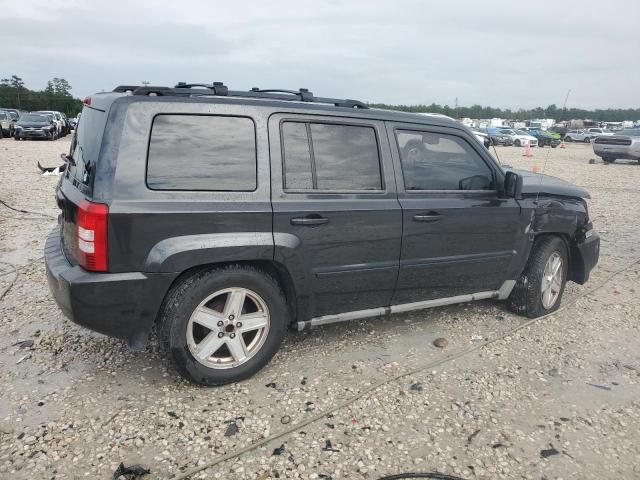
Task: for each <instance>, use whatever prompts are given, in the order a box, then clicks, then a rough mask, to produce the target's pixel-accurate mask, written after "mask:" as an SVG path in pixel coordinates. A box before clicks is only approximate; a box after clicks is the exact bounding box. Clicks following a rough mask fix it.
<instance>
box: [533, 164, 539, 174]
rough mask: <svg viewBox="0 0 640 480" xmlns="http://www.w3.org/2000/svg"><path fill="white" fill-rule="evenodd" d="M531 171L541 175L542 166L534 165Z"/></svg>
mask: <svg viewBox="0 0 640 480" xmlns="http://www.w3.org/2000/svg"><path fill="white" fill-rule="evenodd" d="M531 171H532V172H533V173H540V166H539V165H538V164H537V163H534V164H533V167H531Z"/></svg>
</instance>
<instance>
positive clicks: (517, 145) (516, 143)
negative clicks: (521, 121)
mask: <svg viewBox="0 0 640 480" xmlns="http://www.w3.org/2000/svg"><path fill="white" fill-rule="evenodd" d="M513 144H514V145H515V146H516V147H521V146H522V142H521V141H520V139H517V140H516V141H515V142H514V143H513Z"/></svg>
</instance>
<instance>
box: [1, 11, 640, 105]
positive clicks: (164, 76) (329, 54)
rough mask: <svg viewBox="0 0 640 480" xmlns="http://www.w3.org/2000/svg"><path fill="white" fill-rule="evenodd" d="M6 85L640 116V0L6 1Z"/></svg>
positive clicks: (86, 91) (87, 91) (3, 31)
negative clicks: (197, 87) (209, 89)
mask: <svg viewBox="0 0 640 480" xmlns="http://www.w3.org/2000/svg"><path fill="white" fill-rule="evenodd" d="M0 20H1V21H0V25H2V28H0V45H3V48H2V54H0V77H1V78H4V77H7V76H9V75H13V74H15V75H18V76H20V77H22V78H23V80H24V81H25V83H26V86H27V87H29V88H32V89H36V90H39V89H43V88H44V87H45V85H46V82H47V80H49V79H51V78H53V77H62V78H65V79H67V80H68V81H69V82H70V83H71V85H72V87H73V90H72V93H73V94H74V96H77V97H84V96H86V95H89V94H91V93H93V92H97V91H102V90H111V89H113V88H114V87H115V86H116V85H121V84H140V83H141V82H142V81H149V82H151V85H165V86H169V85H174V84H175V83H177V82H178V81H186V82H205V83H210V82H213V81H223V82H224V83H225V84H226V85H228V86H229V87H230V88H232V89H237V90H241V89H248V88H251V87H254V86H257V87H261V88H288V89H297V88H299V87H305V88H309V89H310V90H311V91H312V92H313V93H314V94H316V95H318V96H328V97H337V98H353V99H357V100H362V101H367V102H383V103H390V104H431V103H434V102H435V103H439V104H442V105H444V104H448V105H450V106H454V105H455V102H456V98H457V102H458V105H460V106H471V105H473V104H480V105H488V106H493V107H500V108H512V109H518V108H532V107H537V106H542V107H546V106H547V105H550V104H556V105H558V106H559V107H561V106H563V105H564V101H565V97H566V96H567V92H568V91H569V90H570V91H571V92H570V94H569V98H568V102H567V106H568V107H578V108H589V109H592V108H638V107H640V88H638V79H640V33H639V30H638V24H639V23H640V22H639V21H640V1H638V0H615V1H612V2H602V0H598V1H573V0H565V1H562V2H559V1H556V0H535V1H533V2H519V1H515V0H511V1H502V0H493V1H478V0H467V1H463V0H457V1H456V0H453V1H451V0H450V1H428V0H423V1H419V0H394V1H392V0H389V1H382V0H380V1H377V0H366V1H355V0H354V1H348V0H344V1H335V0H334V1H327V0H325V1H321V0H316V1H304V0H296V1H277V0H270V1H244V0H234V1H232V2H229V1H224V2H222V1H189V0H183V1H182V2H175V1H172V2H168V1H164V0H154V1H147V0H129V1H120V0H109V1H102V2H97V1H93V0H84V1H76V0H65V1H64V2H55V1H54V2H52V1H51V0H46V1H41V0H19V1H16V0H0Z"/></svg>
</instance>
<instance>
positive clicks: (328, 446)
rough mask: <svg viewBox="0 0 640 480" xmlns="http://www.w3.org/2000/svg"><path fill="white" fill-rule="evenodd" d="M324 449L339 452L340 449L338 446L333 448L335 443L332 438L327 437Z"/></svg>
mask: <svg viewBox="0 0 640 480" xmlns="http://www.w3.org/2000/svg"><path fill="white" fill-rule="evenodd" d="M322 450H324V451H325V452H339V451H340V450H339V449H337V448H333V444H332V443H331V440H329V439H327V440H325V442H324V447H322Z"/></svg>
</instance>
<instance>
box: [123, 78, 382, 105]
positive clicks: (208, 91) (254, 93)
mask: <svg viewBox="0 0 640 480" xmlns="http://www.w3.org/2000/svg"><path fill="white" fill-rule="evenodd" d="M114 92H131V93H132V94H133V95H147V96H185V97H198V96H223V97H245V98H260V99H267V100H286V101H298V102H309V103H325V104H330V105H334V106H336V107H344V108H369V106H368V105H367V104H366V103H364V102H361V101H359V100H351V99H344V100H342V99H337V98H327V97H316V96H314V95H313V93H312V92H310V91H309V90H308V89H307V88H300V89H298V90H286V89H280V88H267V89H261V88H258V87H253V88H252V89H251V90H248V91H243V90H229V88H228V87H227V86H226V85H224V83H222V82H213V83H212V84H207V83H186V82H178V84H176V85H175V87H173V88H171V87H153V86H129V85H122V86H119V87H116V88H115V89H114Z"/></svg>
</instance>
